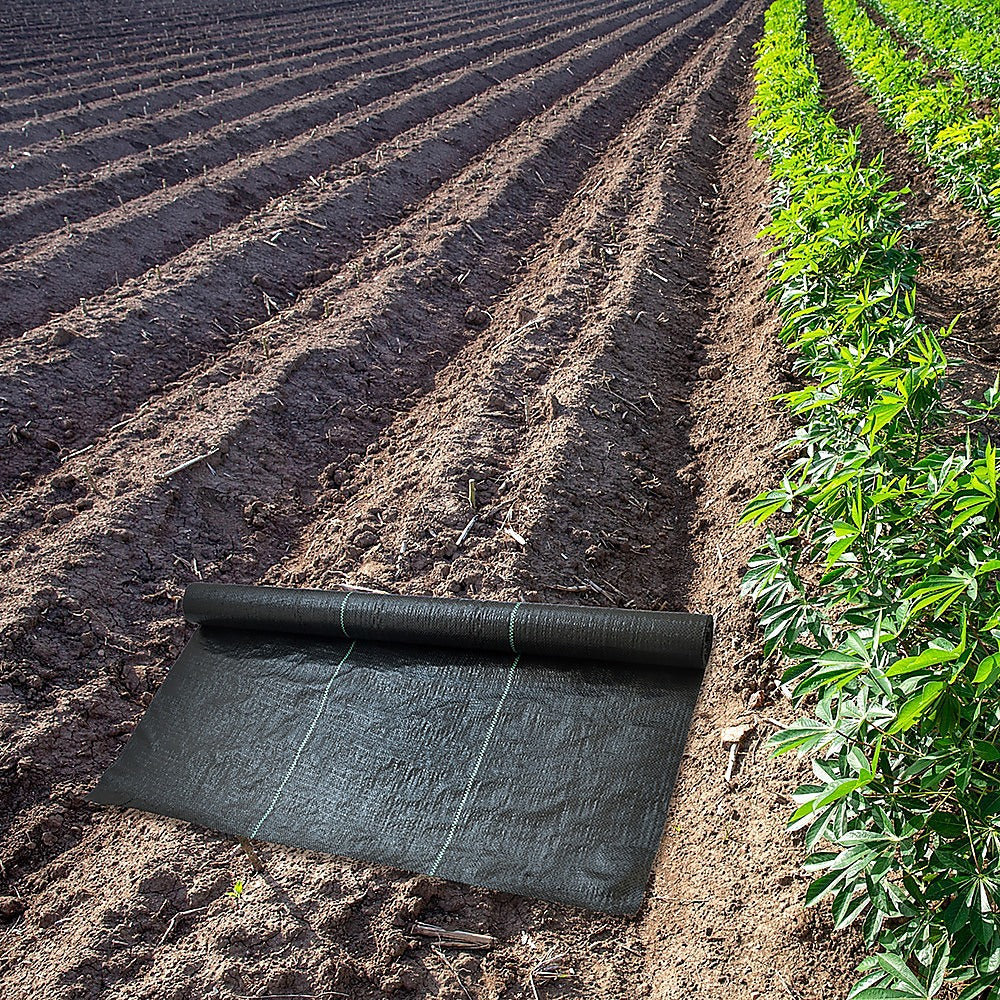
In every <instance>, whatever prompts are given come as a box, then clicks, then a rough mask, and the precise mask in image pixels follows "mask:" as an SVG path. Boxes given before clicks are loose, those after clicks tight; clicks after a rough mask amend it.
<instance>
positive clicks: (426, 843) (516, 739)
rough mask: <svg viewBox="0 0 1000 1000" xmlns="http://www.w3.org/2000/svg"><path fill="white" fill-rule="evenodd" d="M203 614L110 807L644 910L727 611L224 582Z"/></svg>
mask: <svg viewBox="0 0 1000 1000" xmlns="http://www.w3.org/2000/svg"><path fill="white" fill-rule="evenodd" d="M185 612H186V614H187V616H188V618H189V619H190V620H192V621H194V622H196V623H199V624H200V628H199V629H198V631H197V632H196V633H195V635H194V637H193V638H192V639H191V641H190V642H189V644H188V645H187V647H186V648H185V650H184V651H183V653H182V654H181V656H180V657H179V658H178V660H177V662H176V663H175V664H174V666H173V668H172V669H171V671H170V673H169V675H168V676H167V679H166V680H165V681H164V683H163V685H162V686H161V688H160V690H159V691H158V692H157V694H156V697H155V698H154V699H153V702H152V703H151V705H150V707H149V709H148V710H147V712H146V714H145V716H144V717H143V719H142V720H141V721H140V723H139V725H138V727H137V728H136V731H135V733H134V735H133V737H132V739H131V741H130V742H129V744H128V746H127V747H126V749H125V750H124V752H123V753H122V755H121V757H120V758H119V760H118V761H117V762H116V763H115V764H114V765H113V766H112V767H111V768H110V769H109V770H108V772H107V773H106V774H105V775H104V777H103V778H102V779H101V781H100V783H99V784H98V786H97V788H96V789H95V791H94V792H93V793H92V796H91V797H92V798H93V799H94V800H95V801H98V802H104V803H110V804H115V805H121V806H130V807H134V808H139V809H145V810H148V811H151V812H156V813H160V814H163V815H168V816H175V817H179V818H181V819H186V820H191V821H194V822H197V823H200V824H202V825H204V826H208V827H212V828H215V829H218V830H221V831H224V832H226V833H230V834H234V835H240V836H248V837H252V838H260V839H264V840H270V841H274V842H279V843H285V844H292V845H297V846H301V847H307V848H312V849H316V850H320V851H326V852H330V853H335V854H340V855H345V856H348V857H354V858H358V859H363V860H366V861H372V862H378V863H383V864H389V865H394V866H397V867H400V868H403V869H406V870H408V871H413V872H422V873H427V874H432V875H438V876H441V877H446V878H451V879H455V880H457V881H460V882H466V883H470V884H473V885H478V886H482V887H485V888H491V889H498V890H502V891H505V892H513V893H521V894H525V895H530V896H535V897H540V898H544V899H550V900H554V901H559V902H565V903H571V904H577V905H582V906H586V907H590V908H593V909H599V910H605V911H608V912H616V913H628V912H634V911H635V910H636V909H638V907H639V905H640V904H641V902H642V897H643V891H644V887H645V884H646V881H647V878H648V874H649V868H650V866H651V864H652V861H653V858H654V856H655V853H656V850H657V846H658V844H659V840H660V836H661V832H662V829H663V824H664V821H665V818H666V810H667V804H668V801H669V797H670V791H671V787H672V785H673V782H674V778H675V776H676V772H677V768H678V765H679V763H680V758H681V755H682V753H683V748H684V742H685V738H686V734H687V729H688V725H689V722H690V718H691V713H692V711H693V708H694V702H695V699H696V697H697V693H698V687H699V684H700V680H701V671H702V668H703V666H704V663H705V660H706V657H707V653H708V646H709V643H710V641H711V619H710V618H709V617H707V616H704V615H676V614H665V613H661V612H638V611H621V610H615V609H596V608H577V607H562V606H554V605H539V604H504V603H502V602H495V601H459V600H444V599H435V598H412V597H391V596H385V595H369V594H359V593H355V592H320V591H289V590H281V589H278V588H245V587H213V586H209V585H198V586H192V587H190V588H188V593H187V594H186V595H185Z"/></svg>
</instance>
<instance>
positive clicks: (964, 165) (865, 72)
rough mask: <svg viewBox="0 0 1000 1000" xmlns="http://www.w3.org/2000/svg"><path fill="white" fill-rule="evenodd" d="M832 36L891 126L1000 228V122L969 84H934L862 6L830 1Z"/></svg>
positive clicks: (952, 190)
mask: <svg viewBox="0 0 1000 1000" xmlns="http://www.w3.org/2000/svg"><path fill="white" fill-rule="evenodd" d="M823 9H824V12H825V15H826V21H827V24H828V25H829V28H830V32H831V34H832V35H833V38H834V41H835V42H836V43H837V46H838V48H839V49H840V51H841V52H842V53H843V55H844V58H845V59H846V60H847V62H848V64H849V65H850V67H851V70H852V72H853V73H854V75H855V76H856V77H857V79H858V81H859V82H860V84H861V86H862V87H864V89H865V90H866V91H867V92H868V93H869V94H870V95H871V98H872V100H873V101H874V102H875V103H876V104H877V105H878V107H879V109H880V111H881V112H882V114H883V115H884V116H885V117H886V119H887V120H888V121H889V123H890V124H891V125H892V126H893V127H894V128H897V129H899V130H900V131H901V132H903V133H904V134H905V135H907V136H909V138H910V142H911V145H912V146H913V148H914V149H915V150H916V151H917V153H918V154H919V155H921V156H922V157H923V158H924V159H925V160H926V161H927V162H928V163H929V164H930V165H931V166H932V167H933V168H934V170H935V172H936V173H937V175H938V176H939V177H940V178H941V180H942V181H943V183H944V185H945V187H946V188H947V190H948V191H949V193H950V194H951V195H952V196H954V197H957V198H959V199H961V200H962V201H964V202H965V203H966V204H968V205H970V206H972V207H974V208H975V209H977V210H979V211H981V212H982V213H983V214H984V216H985V217H986V220H987V222H988V223H989V224H990V225H991V226H992V227H994V228H1000V115H998V114H997V113H996V112H990V113H989V114H985V115H980V113H979V112H978V110H977V109H976V106H975V101H974V94H973V93H972V92H971V91H970V89H969V87H968V85H967V84H966V82H965V80H964V79H963V78H962V77H961V76H959V75H956V76H954V77H952V78H950V79H944V80H929V79H928V67H927V66H926V65H925V63H924V62H923V60H921V59H911V58H909V57H908V56H907V54H906V52H905V51H904V50H903V49H902V48H901V47H900V46H899V45H898V44H897V43H896V41H895V40H894V38H893V37H892V35H891V33H890V32H889V31H888V30H887V29H885V28H880V27H879V26H878V25H876V24H875V23H874V22H873V21H872V20H871V18H870V17H868V15H867V14H866V13H865V12H864V11H863V10H862V9H861V8H860V7H859V6H858V3H857V2H856V0H824V4H823Z"/></svg>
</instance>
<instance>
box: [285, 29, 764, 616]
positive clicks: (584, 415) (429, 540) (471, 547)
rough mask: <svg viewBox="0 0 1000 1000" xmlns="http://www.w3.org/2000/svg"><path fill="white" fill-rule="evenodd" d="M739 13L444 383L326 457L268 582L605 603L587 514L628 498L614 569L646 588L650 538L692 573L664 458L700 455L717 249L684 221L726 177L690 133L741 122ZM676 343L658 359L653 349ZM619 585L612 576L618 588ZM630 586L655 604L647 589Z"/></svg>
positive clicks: (566, 222) (633, 136)
mask: <svg viewBox="0 0 1000 1000" xmlns="http://www.w3.org/2000/svg"><path fill="white" fill-rule="evenodd" d="M740 14H741V16H739V17H737V18H735V19H734V20H733V21H731V22H730V23H731V24H733V25H734V27H737V28H742V29H743V30H744V32H746V33H747V37H746V38H740V39H739V40H737V39H736V37H735V36H727V37H726V39H724V40H723V39H720V40H719V41H718V42H717V41H716V40H715V39H713V41H712V42H711V43H707V44H706V49H707V51H702V52H701V53H699V54H698V55H696V56H695V57H694V58H692V59H691V60H690V61H689V62H688V63H687V64H686V65H685V66H684V69H683V71H679V72H677V73H676V74H674V75H673V76H672V78H671V84H670V86H669V87H668V88H665V89H664V91H662V92H661V93H660V94H658V95H657V97H656V100H655V101H653V102H651V103H650V104H649V105H648V106H647V107H646V108H645V109H644V110H643V111H642V112H641V113H640V115H639V116H638V118H637V120H636V122H635V123H633V124H632V125H631V126H630V127H628V128H625V129H623V130H622V132H621V133H620V135H619V136H618V137H616V139H615V141H614V142H613V143H612V144H611V146H610V147H609V149H608V150H607V151H606V153H605V155H604V156H603V157H602V159H601V160H600V162H599V163H598V164H597V165H596V166H595V167H594V168H593V169H592V170H591V172H590V173H589V174H588V176H587V177H586V178H585V179H584V182H583V184H582V185H581V188H580V190H579V192H578V194H577V196H576V197H575V198H574V199H573V201H572V202H571V203H570V205H569V206H568V208H567V209H566V211H565V212H564V213H563V215H562V216H561V217H560V218H559V219H558V220H556V222H555V223H554V224H553V226H552V227H551V228H550V230H549V233H548V234H547V237H546V239H545V241H544V242H543V243H542V244H541V245H540V246H539V247H538V248H537V249H536V253H535V256H534V258H533V260H532V261H531V262H529V263H528V264H527V265H526V267H525V270H526V274H525V276H524V277H523V279H522V280H520V281H519V282H518V283H517V285H516V286H514V287H513V288H512V289H511V290H510V291H509V292H508V293H507V294H505V296H504V297H503V298H502V299H501V300H499V301H497V302H495V303H493V304H492V305H490V306H489V307H488V312H489V314H490V315H491V316H492V320H491V322H490V325H489V330H488V331H487V333H485V334H484V335H483V336H481V337H480V338H478V339H477V340H475V341H473V342H472V343H470V344H468V345H467V346H466V347H465V348H464V349H463V350H462V351H461V352H460V353H459V354H458V355H456V357H455V358H454V359H453V360H452V361H451V362H450V363H449V365H448V366H447V368H445V369H443V370H442V371H441V373H440V374H439V375H438V377H437V379H436V383H435V391H434V393H433V394H430V395H429V396H427V397H425V398H424V399H423V400H421V402H420V405H419V406H417V407H414V408H413V409H411V410H408V411H406V412H405V413H404V414H401V415H400V417H399V418H397V420H396V421H394V422H393V424H392V425H390V426H389V427H387V428H385V429H384V430H383V432H382V434H381V435H380V438H379V441H378V448H377V449H375V450H374V451H372V452H371V453H370V454H369V455H368V456H367V457H366V458H365V460H364V463H363V464H362V465H360V467H358V466H357V464H356V457H353V458H349V459H348V460H347V461H345V462H344V464H343V466H342V467H339V468H331V469H328V470H327V474H326V478H327V479H328V480H329V479H330V478H331V476H332V478H333V479H334V481H343V483H344V486H343V487H342V488H341V489H339V490H331V491H330V493H329V494H328V495H324V496H322V497H320V498H319V499H318V501H317V507H318V508H320V509H329V510H333V511H336V512H337V516H336V517H335V518H334V519H332V520H329V521H320V522H319V523H318V524H316V525H315V526H314V527H313V528H312V529H310V531H308V532H307V533H306V534H305V535H304V537H303V539H302V541H301V543H300V546H299V552H298V553H297V554H295V555H293V556H291V557H290V558H289V560H286V561H284V562H282V563H280V564H278V565H277V566H275V567H274V568H273V569H272V570H271V571H270V573H269V574H268V577H267V579H268V580H269V581H271V582H275V581H278V580H280V581H281V582H282V583H283V584H285V585H304V586H331V585H333V586H337V585H340V584H343V583H344V582H345V581H349V582H351V583H356V584H366V585H369V586H376V587H385V586H389V587H392V588H395V587H397V586H401V585H402V586H404V587H405V586H406V584H407V583H408V582H409V581H410V580H411V579H412V578H413V577H414V576H416V575H419V581H420V582H419V583H418V584H417V586H418V587H423V588H425V589H426V587H427V585H428V582H430V584H431V585H432V587H433V589H434V590H435V591H436V592H438V593H450V594H456V595H459V596H477V595H480V594H486V595H487V596H491V597H497V596H501V595H502V596H504V597H515V596H517V597H520V598H521V599H549V600H565V599H566V597H565V595H566V594H567V593H568V594H581V595H586V597H584V599H586V598H587V597H589V599H590V600H597V601H603V600H606V598H607V596H608V595H607V594H604V595H602V594H601V592H600V589H599V587H600V585H599V584H597V583H595V582H594V581H593V580H591V579H590V576H589V575H588V574H591V573H592V574H595V575H598V574H599V573H607V572H610V571H609V570H608V569H607V567H604V566H601V567H600V568H599V569H595V568H592V560H590V559H589V558H584V559H581V558H579V555H580V552H579V550H581V549H586V551H587V553H588V555H589V553H590V550H591V549H594V550H598V549H601V546H602V543H603V542H605V541H606V540H605V539H602V538H601V537H600V533H595V532H590V531H587V530H586V529H585V526H584V525H583V524H582V523H579V524H578V523H575V522H577V521H579V522H582V521H583V520H584V519H585V518H586V517H589V516H591V515H592V514H593V512H594V510H595V508H598V507H599V508H602V509H611V508H613V507H615V502H616V501H617V502H618V503H617V508H616V509H619V510H620V509H629V507H630V504H631V505H636V506H637V507H638V509H639V510H640V511H641V512H642V514H643V515H645V516H640V515H639V514H636V513H635V512H634V511H630V516H629V518H628V519H627V531H628V532H629V533H631V534H632V535H633V536H634V537H633V538H631V539H629V540H628V541H626V540H625V539H624V538H621V537H620V533H616V535H615V538H614V539H613V541H614V544H612V545H611V546H610V548H609V550H608V551H606V552H605V553H604V554H605V555H606V557H607V558H606V560H605V561H613V563H614V567H615V569H614V576H615V578H618V577H620V579H618V583H622V582H623V581H624V582H626V585H628V584H627V581H628V580H629V579H630V578H633V585H634V570H635V567H634V566H633V565H632V563H631V561H630V559H629V555H630V553H631V552H632V548H633V546H634V547H635V551H636V554H639V553H640V552H641V553H642V558H643V559H644V560H647V559H648V557H649V553H650V550H651V549H652V550H653V555H654V556H655V560H654V562H655V567H656V569H658V570H659V572H660V573H662V574H664V575H666V576H668V577H669V578H670V579H671V581H672V582H673V583H674V585H675V586H676V585H677V584H678V583H679V582H683V580H682V577H680V576H679V575H678V571H677V567H676V566H675V565H674V564H673V560H672V559H671V555H672V554H673V555H680V554H682V553H683V552H685V551H686V545H685V542H686V536H685V534H684V531H685V525H684V511H685V507H686V506H687V507H690V498H689V497H688V498H687V500H686V501H685V497H684V494H689V493H690V485H689V484H683V483H680V484H679V483H678V482H677V481H676V477H675V476H673V475H672V474H671V475H669V476H665V475H663V474H662V471H661V470H662V468H663V467H664V466H666V465H669V464H670V463H673V465H670V468H671V472H673V469H674V467H680V466H685V465H687V464H688V463H689V461H690V455H689V454H688V453H687V450H686V445H685V444H684V433H685V432H684V430H683V426H682V425H683V424H684V421H683V420H682V421H681V424H678V422H677V417H678V414H679V413H681V414H682V413H683V406H682V405H679V394H686V392H687V383H688V382H689V381H692V380H694V378H695V377H696V376H695V374H694V372H695V369H697V367H698V365H697V358H698V357H699V356H700V355H701V348H700V346H699V345H698V344H697V343H696V342H695V341H694V340H693V338H692V336H691V331H692V330H694V329H697V327H698V326H699V324H700V317H701V312H702V309H703V307H702V305H701V302H700V300H701V299H702V298H703V297H704V288H705V283H704V282H705V279H704V264H703V261H702V262H701V263H700V262H699V252H703V249H704V248H701V247H698V246H697V244H695V245H694V246H692V244H691V243H689V242H688V238H689V237H688V234H690V233H696V232H698V230H699V229H704V228H705V220H706V213H705V211H704V208H703V207H702V206H701V204H700V201H701V199H702V198H703V197H710V196H711V189H710V179H711V175H710V174H709V173H708V171H707V170H706V168H705V165H704V164H702V163H699V162H697V161H696V162H695V163H693V164H692V163H691V162H689V161H690V160H691V158H692V155H693V154H692V152H691V149H690V148H689V147H694V148H695V149H704V148H706V147H707V148H709V149H711V146H710V145H709V144H708V143H707V142H705V141H704V140H705V139H706V138H707V135H708V134H710V133H711V132H712V131H713V129H715V130H721V128H722V127H723V126H724V125H725V124H726V120H725V119H726V114H727V112H725V111H724V110H723V109H725V108H727V107H728V105H727V104H726V101H727V100H731V99H732V91H733V88H734V81H735V80H737V79H738V74H739V60H740V59H741V58H742V57H743V54H744V51H745V49H746V48H747V47H748V46H749V44H750V38H749V29H747V28H746V24H745V22H746V21H747V20H748V15H747V12H745V11H743V12H740ZM713 162H714V161H713ZM692 174H693V175H694V177H696V178H697V181H698V183H697V188H696V189H695V188H694V187H692V186H691V185H692V181H691V179H690V177H691V175H692ZM699 175H701V176H699ZM706 175H707V179H706ZM679 193H682V197H680V198H679V197H677V195H678V194H679ZM692 206H694V207H692ZM668 234H669V235H668ZM678 301H680V302H681V303H683V304H684V308H683V309H679V308H677V306H676V303H677V302H678ZM668 310H669V312H670V315H669V316H668V315H667V312H668ZM619 324H625V325H627V326H629V327H634V328H638V329H639V330H641V334H639V333H638V332H636V330H633V333H632V336H633V338H635V339H641V341H642V349H641V350H638V349H635V348H634V346H633V344H632V343H631V342H630V343H628V344H627V345H623V344H618V343H616V341H617V340H619V339H621V335H620V333H619V331H618V326H619ZM661 355H663V356H664V361H663V363H662V369H663V370H661V371H656V370H654V367H653V364H652V362H651V357H659V356H661ZM484 359H485V360H484ZM629 368H631V371H628V372H626V370H625V369H629ZM654 394H655V395H654ZM661 404H662V405H661ZM630 438H639V440H640V442H641V443H642V446H643V451H644V452H645V454H643V455H639V454H636V453H635V452H633V451H628V449H627V448H626V451H625V452H624V453H622V452H621V450H620V447H619V446H622V447H624V446H626V445H629V444H630V443H631V444H632V445H633V446H634V445H635V444H636V442H634V441H631V442H630ZM612 442H614V443H615V447H614V449H613V454H612V452H610V451H608V450H607V449H608V447H609V445H610V444H611V443H612ZM370 451H371V450H370ZM651 452H652V453H653V454H651ZM584 459H586V460H587V462H586V464H585V463H584ZM643 463H645V466H643ZM470 480H472V481H473V482H474V484H475V485H474V487H472V490H473V492H472V493H470V487H469V481H470ZM616 489H621V491H622V492H623V493H624V494H625V496H624V497H623V496H618V495H616V494H615V492H614V491H615V490H616ZM636 494H638V496H639V497H642V498H643V499H642V500H637V498H636ZM473 495H474V497H475V502H474V504H473V502H472V501H471V500H470V497H471V496H473ZM387 498H392V499H391V500H389V501H388V502H387ZM396 498H399V499H398V501H397V500H396ZM651 504H652V505H653V506H654V507H655V508H656V509H657V512H658V513H659V515H660V516H661V517H662V516H664V512H665V511H669V517H670V519H671V521H672V522H673V523H672V524H671V525H670V526H669V527H668V528H667V531H669V532H671V533H672V534H670V535H664V533H663V532H662V531H659V532H656V531H654V532H651V531H650V525H649V520H654V521H655V519H656V514H652V513H651V512H650V506H651ZM625 530H626V529H625V528H624V527H623V528H622V531H625ZM358 538H363V539H364V542H365V544H361V545H359V544H358V542H357V539H358ZM458 539H462V543H463V544H462V547H461V549H459V548H458V546H457V544H456V543H457V540H458ZM521 539H523V540H524V541H523V542H522V541H521ZM664 539H666V540H667V541H668V542H669V545H668V547H667V548H666V551H661V549H662V543H663V541H664ZM657 542H659V543H660V544H661V548H657ZM649 543H651V544H649ZM653 591H654V592H653V599H654V600H655V601H656V603H661V602H662V593H661V591H659V590H657V589H656V588H653ZM622 594H623V591H622V590H621V589H617V588H615V591H614V594H613V595H612V596H614V598H615V603H618V602H619V601H620V600H621V599H622ZM635 597H644V598H645V600H646V602H647V603H646V605H644V606H649V603H648V602H649V600H650V595H649V594H643V595H639V594H631V595H630V596H629V597H628V600H629V602H631V600H632V599H633V598H635ZM678 600H679V601H680V602H683V590H681V591H680V592H679V596H678Z"/></svg>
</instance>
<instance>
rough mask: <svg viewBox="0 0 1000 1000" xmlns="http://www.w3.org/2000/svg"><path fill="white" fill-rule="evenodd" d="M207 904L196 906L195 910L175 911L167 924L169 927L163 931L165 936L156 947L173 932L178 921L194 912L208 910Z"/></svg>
mask: <svg viewBox="0 0 1000 1000" xmlns="http://www.w3.org/2000/svg"><path fill="white" fill-rule="evenodd" d="M207 909H208V907H207V906H196V907H195V908H194V909H193V910H181V911H180V912H179V913H175V914H174V915H173V916H172V917H171V918H170V923H169V924H167V929H166V930H165V931H164V932H163V937H161V938H160V940H159V941H158V942H157V943H156V947H157V948H159V947H160V946H161V945H162V944H163V943H164V942H165V941H166V940H167V938H168V937H170V935H171V934H172V933H173V930H174V928H175V927H176V926H177V921H178V920H180V919H181V917H190V916H191V915H192V914H194V913H204V912H205V910H207Z"/></svg>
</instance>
